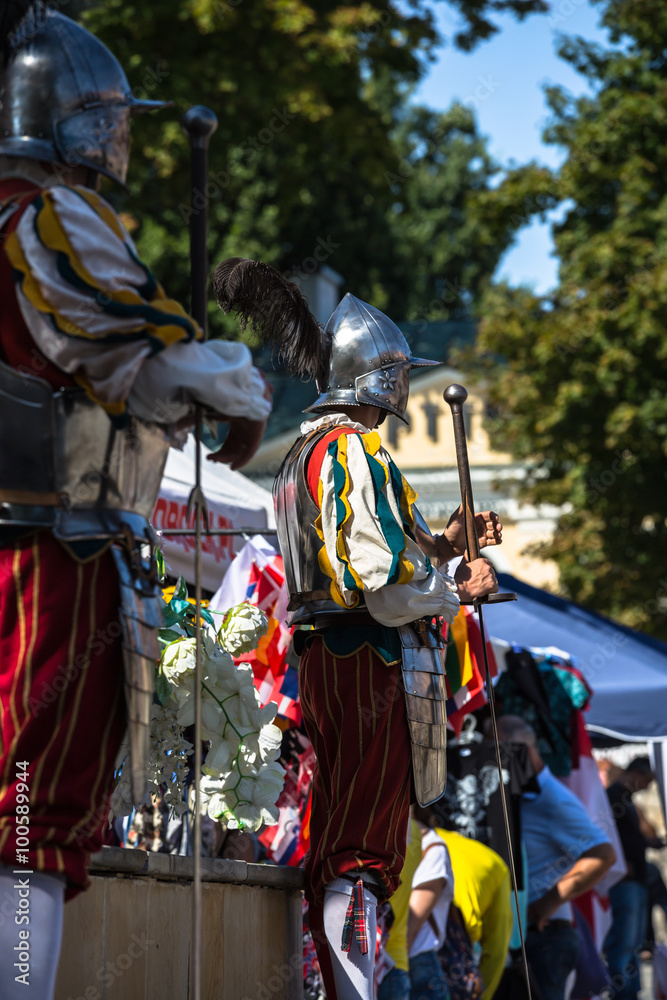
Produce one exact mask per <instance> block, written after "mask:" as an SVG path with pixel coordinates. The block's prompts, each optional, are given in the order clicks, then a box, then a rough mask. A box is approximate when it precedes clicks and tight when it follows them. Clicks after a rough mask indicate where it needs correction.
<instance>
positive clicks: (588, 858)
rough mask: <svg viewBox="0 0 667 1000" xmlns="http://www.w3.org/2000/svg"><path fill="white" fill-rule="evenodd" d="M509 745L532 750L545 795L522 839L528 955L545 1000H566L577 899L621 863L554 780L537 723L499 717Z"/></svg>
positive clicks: (527, 808)
mask: <svg viewBox="0 0 667 1000" xmlns="http://www.w3.org/2000/svg"><path fill="white" fill-rule="evenodd" d="M498 735H499V737H500V739H501V740H502V741H503V742H504V743H523V744H525V746H527V747H528V752H529V754H530V758H531V761H532V763H533V767H534V768H535V772H536V775H537V781H538V784H539V786H540V794H539V795H536V794H534V793H529V792H526V793H524V795H523V798H522V802H521V835H522V839H523V842H524V844H525V848H526V856H527V859H528V873H529V874H528V928H527V933H526V952H527V956H528V961H529V963H530V965H531V968H532V971H533V973H534V976H535V979H536V981H537V983H538V985H539V989H540V993H541V995H542V1000H564V997H565V985H566V981H567V978H568V976H569V974H570V972H572V970H573V969H574V967H575V964H576V961H577V958H578V955H579V937H578V935H577V932H576V930H575V928H574V926H573V915H572V906H571V902H572V900H574V899H576V898H577V897H578V896H581V895H582V894H583V893H584V892H587V891H588V890H589V889H592V888H593V886H594V885H597V883H598V882H599V881H600V879H601V878H602V877H603V875H604V874H605V873H606V872H607V871H608V870H609V868H611V866H612V865H613V864H614V862H615V860H616V852H615V851H614V848H613V847H612V845H611V844H610V843H609V841H608V838H607V836H606V834H605V833H604V832H603V831H602V830H601V829H600V827H598V826H597V825H596V824H595V823H593V821H592V820H591V819H590V817H589V816H588V813H587V812H586V810H585V808H584V806H583V805H582V804H581V802H580V801H579V799H577V797H576V796H575V795H574V794H573V793H572V792H571V791H570V790H569V789H568V788H566V787H565V786H564V785H563V784H562V783H561V782H560V781H558V779H557V778H555V777H554V776H553V774H552V773H551V771H550V770H549V768H548V767H547V766H546V765H545V763H544V761H543V760H542V758H541V756H540V753H539V751H538V749H537V739H536V736H535V732H534V730H533V729H532V727H531V726H529V725H528V723H526V722H525V721H524V720H523V719H521V718H520V717H519V716H516V715H505V716H503V717H502V718H500V719H499V720H498Z"/></svg>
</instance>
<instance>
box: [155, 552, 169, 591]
mask: <svg viewBox="0 0 667 1000" xmlns="http://www.w3.org/2000/svg"><path fill="white" fill-rule="evenodd" d="M155 562H156V564H157V578H158V580H159V581H160V583H164V581H165V579H166V576H167V569H166V567H165V564H164V555H163V553H162V549H161V548H160V547H159V546H158V548H156V550H155Z"/></svg>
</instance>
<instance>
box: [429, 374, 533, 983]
mask: <svg viewBox="0 0 667 1000" xmlns="http://www.w3.org/2000/svg"><path fill="white" fill-rule="evenodd" d="M442 398H443V399H444V401H445V402H446V403H448V404H449V406H450V407H451V410H452V421H453V423H454V443H455V445H456V464H457V466H458V471H459V484H460V487H461V504H462V507H463V517H464V530H465V536H466V547H467V549H468V560H469V561H470V562H472V560H473V559H479V557H480V547H479V539H478V538H477V531H476V530H475V501H474V499H473V495H472V480H471V478H470V462H469V461H468V445H467V442H466V431H465V423H464V420H463V404H464V403H465V401H466V399H467V398H468V392H467V390H466V389H465V388H464V387H463V386H462V385H456V384H454V385H450V386H448V387H447V388H446V389H445V391H444V393H443V395H442ZM493 598H496V599H498V598H500V599H502V600H516V594H489V595H488V597H480V598H476V599H475V600H474V601H473V607H474V608H475V611H476V612H477V614H478V617H479V630H480V634H481V638H482V656H483V659H484V669H485V672H486V678H485V683H486V696H487V699H488V702H489V712H490V713H491V726H492V729H493V742H494V744H495V749H496V763H497V765H498V774H499V777H500V799H501V802H502V805H503V819H504V821H505V835H506V837H507V850H508V854H509V860H510V875H511V878H512V890H513V893H514V903H515V906H516V916H517V921H518V924H519V937H520V938H521V956H522V958H523V967H524V970H525V974H526V989H527V992H528V1000H532V994H531V989H530V977H529V975H528V960H527V958H526V943H525V941H524V936H523V924H522V920H521V910H520V909H519V884H518V881H517V877H516V864H515V861H514V851H513V850H512V835H511V832H510V822H509V814H508V810H507V797H506V795H505V781H504V779H503V765H502V761H501V759H500V740H499V739H498V721H497V718H496V701H495V692H494V690H493V681H492V679H491V670H490V668H489V655H488V652H487V649H486V631H485V628H484V614H483V611H482V607H483V605H484V604H488V603H493V600H492V599H493Z"/></svg>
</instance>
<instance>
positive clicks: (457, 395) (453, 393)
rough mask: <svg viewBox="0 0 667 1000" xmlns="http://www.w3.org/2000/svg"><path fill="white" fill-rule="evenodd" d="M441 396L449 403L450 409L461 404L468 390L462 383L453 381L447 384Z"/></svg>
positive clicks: (466, 396)
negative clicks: (451, 383) (458, 383)
mask: <svg viewBox="0 0 667 1000" xmlns="http://www.w3.org/2000/svg"><path fill="white" fill-rule="evenodd" d="M442 398H443V399H444V401H445V402H446V403H449V405H450V406H451V408H452V409H454V408H455V407H460V406H463V404H464V403H465V401H466V399H467V398H468V392H467V390H466V389H464V388H463V386H462V385H457V384H456V382H454V384H453V385H448V386H447V388H446V389H445V391H444V392H443V394H442Z"/></svg>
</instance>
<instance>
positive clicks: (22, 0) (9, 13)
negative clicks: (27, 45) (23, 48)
mask: <svg viewBox="0 0 667 1000" xmlns="http://www.w3.org/2000/svg"><path fill="white" fill-rule="evenodd" d="M28 14H30V17H29V18H28V17H27V15H28ZM44 16H45V9H44V5H43V4H42V2H41V0H0V67H1V66H3V65H4V64H5V63H6V62H7V61H8V60H9V59H10V57H11V54H12V52H13V50H14V49H15V47H16V46H17V45H18V44H20V42H21V40H22V38H23V35H24V31H23V29H24V28H26V27H27V24H28V22H30V24H31V25H32V26H33V31H32V32H28V33H29V34H30V33H34V28H35V27H36V26H37V25H38V24H39V23H40V22H41V19H42V18H43V17H44Z"/></svg>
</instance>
